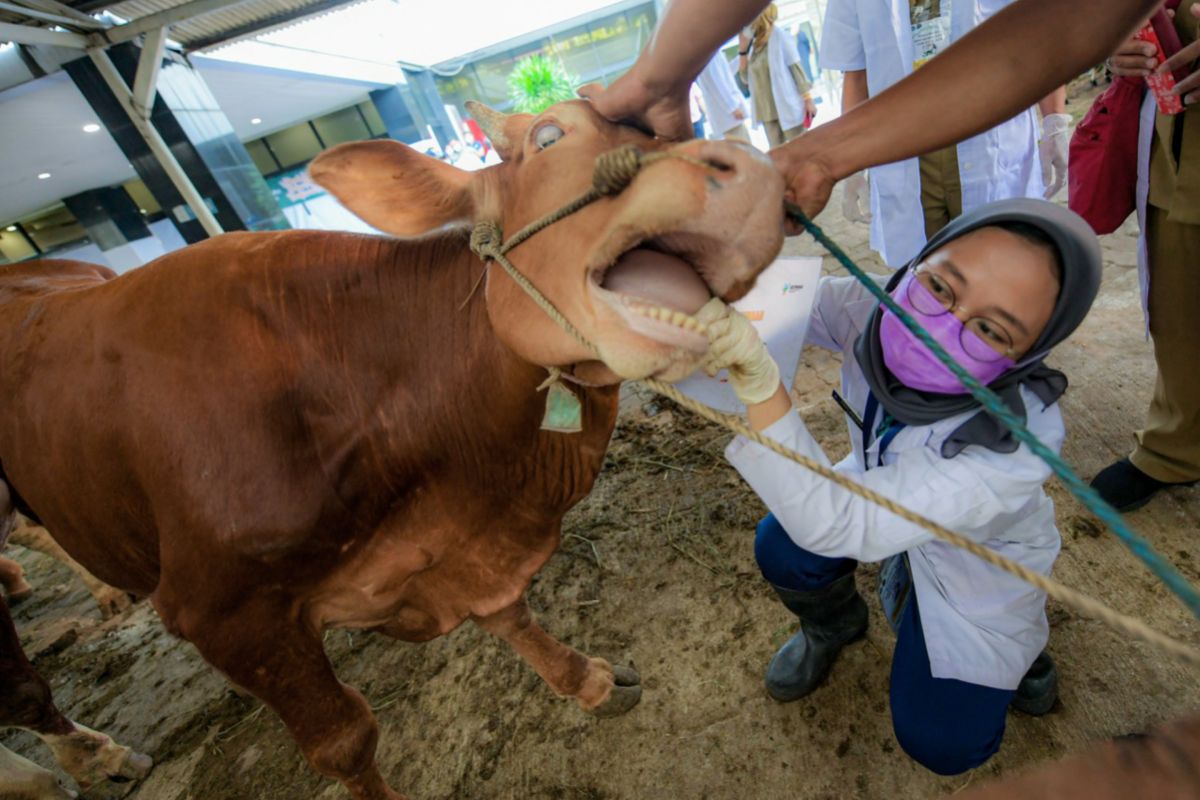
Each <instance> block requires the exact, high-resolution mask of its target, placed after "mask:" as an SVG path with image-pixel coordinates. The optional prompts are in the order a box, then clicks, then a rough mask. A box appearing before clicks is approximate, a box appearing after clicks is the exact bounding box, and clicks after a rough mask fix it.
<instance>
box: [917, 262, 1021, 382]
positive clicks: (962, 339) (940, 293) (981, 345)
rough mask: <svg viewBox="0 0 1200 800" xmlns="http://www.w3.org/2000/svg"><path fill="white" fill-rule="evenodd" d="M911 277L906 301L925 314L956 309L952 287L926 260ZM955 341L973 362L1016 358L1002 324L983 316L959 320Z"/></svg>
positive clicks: (943, 312)
mask: <svg viewBox="0 0 1200 800" xmlns="http://www.w3.org/2000/svg"><path fill="white" fill-rule="evenodd" d="M914 277H915V280H912V281H909V284H908V291H907V294H908V302H910V303H912V306H913V308H915V309H916V310H917V311H919V312H921V313H922V314H924V315H925V316H927V317H937V316H941V315H942V314H949V313H951V312H953V311H954V310H955V309H956V308H958V298H957V297H955V296H954V290H953V289H951V288H950V284H949V283H948V282H947V281H946V279H945V278H943V277H942V276H941V275H938V274H937V273H936V272H934V271H933V269H932V268H931V267H930V266H929V264H928V263H923V264H919V265H917V268H916V270H915V271H914ZM959 343H960V344H962V348H963V350H964V351H965V352H966V353H967V355H969V356H970V357H971V358H974V359H976V360H977V361H997V360H999V359H1001V358H1004V357H1005V356H1008V357H1009V358H1011V359H1014V360H1015V359H1016V357H1017V355H1016V350H1015V349H1014V348H1013V340H1012V336H1011V335H1010V334H1009V332H1008V331H1007V330H1005V328H1004V326H1003V325H1000V324H999V323H996V322H993V321H992V320H990V319H987V318H986V317H971V318H970V319H968V320H967V321H966V322H965V323H963V330H962V333H961V334H960V335H959Z"/></svg>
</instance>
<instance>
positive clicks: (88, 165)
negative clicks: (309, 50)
mask: <svg viewBox="0 0 1200 800" xmlns="http://www.w3.org/2000/svg"><path fill="white" fill-rule="evenodd" d="M194 63H195V64H196V68H197V69H198V70H199V71H200V74H201V75H202V76H203V77H204V79H205V81H206V82H207V83H208V85H209V87H210V88H211V89H212V92H213V95H214V96H215V97H216V99H217V102H218V103H219V104H220V106H221V108H222V109H224V111H225V113H226V116H228V117H229V121H230V122H231V123H232V124H233V127H234V130H235V131H236V132H237V134H238V136H239V137H240V138H241V139H243V140H246V139H253V138H256V137H258V136H262V135H264V134H266V133H270V132H272V131H275V130H279V129H281V128H286V127H288V126H289V125H293V124H295V123H297V122H301V121H303V120H306V119H309V118H311V117H315V116H320V115H321V114H324V113H326V112H329V111H334V110H337V109H339V108H344V107H346V106H349V105H353V104H354V103H358V102H361V101H362V100H364V99H366V97H367V94H368V92H370V90H371V89H373V88H375V86H376V84H368V83H362V82H357V81H346V80H338V79H330V78H326V77H323V76H317V75H307V74H304V73H297V72H284V71H281V70H271V69H265V68H262V67H248V66H245V65H241V64H235V63H231V62H226V61H216V60H213V59H206V58H202V57H195V58H194ZM256 117H257V118H260V119H261V120H262V123H260V124H259V125H252V124H251V123H250V120H251V119H254V118H256ZM0 120H3V122H2V123H0V225H7V224H8V223H10V222H12V221H14V220H16V219H20V218H21V217H24V216H26V215H28V214H30V213H32V212H34V211H37V210H39V209H42V208H45V207H47V206H51V205H53V204H55V203H57V202H58V201H59V200H61V199H62V198H64V197H69V196H71V195H73V194H76V193H78V192H82V191H86V190H88V189H95V188H97V187H100V186H111V185H113V184H117V183H122V182H124V181H127V180H129V179H131V178H134V177H136V176H135V173H134V171H133V168H132V167H131V166H130V165H129V162H128V161H127V160H126V159H125V156H124V154H123V153H122V152H121V150H120V148H118V147H117V144H116V142H115V141H113V138H112V137H111V136H109V135H108V132H107V131H106V130H105V129H104V128H101V129H100V130H99V131H97V132H96V133H84V131H83V126H84V125H85V124H86V123H89V122H98V121H99V120H98V119H97V117H96V115H95V113H94V112H93V111H92V109H91V106H89V105H88V104H87V101H86V100H84V99H83V95H81V94H80V93H79V90H78V89H76V88H75V84H74V83H72V82H71V79H70V77H68V75H67V74H66V73H65V72H56V73H54V74H52V75H49V76H47V77H44V78H40V79H38V80H35V81H30V82H29V83H25V84H22V85H20V86H17V87H15V88H12V89H9V90H7V91H4V92H0ZM41 172H49V173H50V178H48V179H46V180H39V179H38V177H37V176H38V174H39V173H41Z"/></svg>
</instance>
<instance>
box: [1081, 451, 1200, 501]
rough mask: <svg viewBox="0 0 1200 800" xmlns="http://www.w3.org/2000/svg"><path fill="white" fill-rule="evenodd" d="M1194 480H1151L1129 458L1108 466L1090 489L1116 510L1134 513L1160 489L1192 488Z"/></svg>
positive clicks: (1093, 481)
mask: <svg viewBox="0 0 1200 800" xmlns="http://www.w3.org/2000/svg"><path fill="white" fill-rule="evenodd" d="M1195 483H1196V481H1183V482H1180V483H1168V482H1166V481H1160V480H1158V479H1157V478H1152V477H1150V476H1149V475H1147V474H1146V473H1144V472H1142V471H1141V470H1140V469H1138V468H1137V467H1135V466H1134V465H1133V462H1132V461H1130V460H1129V459H1128V458H1122V459H1121V460H1120V461H1118V462H1116V463H1115V464H1110V465H1108V466H1107V467H1105V468H1104V469H1102V470H1100V473H1099V474H1098V475H1097V476H1096V477H1094V478H1092V488H1093V489H1095V490H1096V491H1097V492H1099V494H1100V496H1101V497H1103V498H1104V500H1105V502H1107V503H1108V504H1109V505H1110V506H1112V507H1113V508H1115V509H1116V510H1117V511H1121V512H1125V511H1133V510H1135V509H1138V508H1141V507H1142V506H1144V505H1146V503H1149V502H1150V498H1152V497H1154V495H1155V494H1157V493H1158V491H1159V490H1160V489H1165V488H1166V487H1168V486H1193V485H1195Z"/></svg>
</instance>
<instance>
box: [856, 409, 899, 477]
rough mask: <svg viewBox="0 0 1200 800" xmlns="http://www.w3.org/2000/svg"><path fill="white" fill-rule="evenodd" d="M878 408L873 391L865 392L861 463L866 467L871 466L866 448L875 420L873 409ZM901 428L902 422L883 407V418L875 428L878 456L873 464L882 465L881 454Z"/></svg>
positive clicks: (885, 450)
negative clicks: (865, 404) (865, 403)
mask: <svg viewBox="0 0 1200 800" xmlns="http://www.w3.org/2000/svg"><path fill="white" fill-rule="evenodd" d="M878 408H879V401H878V400H876V399H875V393H874V392H867V407H866V408H864V409H863V426H862V445H863V463H864V464H866V466H867V469H870V468H871V464H870V463H869V462H868V461H867V448H868V447H870V446H871V423H872V422H874V421H875V411H876V409H878ZM903 428H904V423H903V422H900V421H899V420H897V419H895V418H893V417H892V415H891V414H889V413H887V410H886V409H885V410H884V412H883V418H882V419H881V420H879V426H878V427H877V428H875V437H876V438H877V439H879V456H878V459H877V462H876V464H875V466H877V467H882V466H883V454H884V453H886V452H887V449H888V445H889V444H891V443H892V439H895V438H896V434H897V433H899V432H900V431H901V430H902V429H903Z"/></svg>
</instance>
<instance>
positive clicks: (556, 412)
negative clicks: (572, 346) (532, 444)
mask: <svg viewBox="0 0 1200 800" xmlns="http://www.w3.org/2000/svg"><path fill="white" fill-rule="evenodd" d="M547 371H548V372H549V373H550V376H549V377H548V378H546V380H545V381H544V382H543V383H542V385H541V386H539V387H538V391H539V392H540V391H541V390H542V389H546V390H547V391H546V413H545V414H544V415H543V416H542V430H544V431H553V432H555V433H579V432H580V431H582V430H583V405H582V404H581V403H580V402H579V398H578V397H576V396H575V393H574V392H572V391H571V390H570V389H568V388H567V387H566V386H565V385H563V382H562V380H561V379H560V378H559V375H561V374H562V372H561V370H559V369H557V368H556V367H548V368H547Z"/></svg>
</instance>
